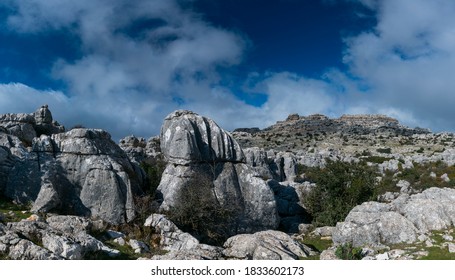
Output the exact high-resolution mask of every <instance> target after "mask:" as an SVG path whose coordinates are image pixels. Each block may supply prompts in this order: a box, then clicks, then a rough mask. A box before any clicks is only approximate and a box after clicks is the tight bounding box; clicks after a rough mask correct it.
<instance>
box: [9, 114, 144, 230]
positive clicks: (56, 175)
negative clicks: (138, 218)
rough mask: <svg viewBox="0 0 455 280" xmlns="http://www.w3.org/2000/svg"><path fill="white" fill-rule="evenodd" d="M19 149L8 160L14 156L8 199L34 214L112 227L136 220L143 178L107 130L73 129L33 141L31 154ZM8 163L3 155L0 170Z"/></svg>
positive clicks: (43, 136) (42, 136) (10, 171)
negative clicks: (96, 221) (98, 221)
mask: <svg viewBox="0 0 455 280" xmlns="http://www.w3.org/2000/svg"><path fill="white" fill-rule="evenodd" d="M44 118H45V117H44ZM8 137H10V138H11V136H8ZM17 149H18V150H20V152H21V153H18V152H17V151H16V155H14V154H12V153H11V155H10V156H9V158H11V157H14V156H15V158H13V159H12V162H13V163H12V165H13V167H12V168H10V170H9V171H8V176H7V178H8V179H7V182H6V185H5V187H4V194H5V195H6V196H7V197H9V198H11V199H14V200H15V201H17V202H21V203H28V202H33V209H32V210H33V211H35V212H49V211H57V212H62V213H67V214H75V215H82V216H93V217H99V218H102V219H104V220H106V221H108V222H110V223H114V224H118V223H123V222H126V221H129V220H132V219H133V218H134V216H135V214H134V202H133V194H135V193H137V192H138V191H139V187H138V186H139V184H140V183H141V179H142V178H141V176H142V174H138V173H137V169H135V168H134V166H133V164H132V163H131V162H130V161H129V159H128V157H127V156H126V154H125V153H124V151H123V150H121V149H120V147H118V146H117V145H116V144H115V143H114V142H113V141H112V140H111V139H110V135H109V134H108V133H107V132H105V131H102V130H96V129H74V130H71V131H69V132H66V133H60V134H53V135H51V136H47V135H41V137H40V138H34V139H33V145H32V151H31V152H28V151H26V150H23V149H21V147H20V146H18V148H17ZM2 154H5V153H2ZM8 162H11V160H10V161H8V155H6V160H4V161H3V164H1V163H0V166H1V165H3V166H6V167H8V166H9V165H8Z"/></svg>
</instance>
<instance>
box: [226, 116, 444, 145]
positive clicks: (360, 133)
mask: <svg viewBox="0 0 455 280" xmlns="http://www.w3.org/2000/svg"><path fill="white" fill-rule="evenodd" d="M233 135H234V137H235V138H236V140H237V141H239V143H240V145H241V146H242V147H244V148H248V147H260V148H264V149H274V150H278V151H294V152H297V151H312V150H315V149H337V150H339V151H343V152H346V153H354V152H356V151H359V150H361V151H364V150H365V151H374V149H378V148H383V147H388V148H391V149H392V151H395V149H396V151H397V152H412V151H414V150H415V149H414V150H413V149H410V148H411V146H419V145H424V146H425V148H428V147H429V146H430V145H431V148H432V149H438V148H440V145H438V144H440V141H446V140H447V141H451V140H452V139H447V138H446V137H441V139H439V140H440V141H435V142H430V143H428V142H427V141H426V140H428V137H427V136H429V137H433V134H431V133H430V131H429V130H427V129H422V128H408V127H406V126H403V125H401V124H400V123H399V122H398V120H396V119H393V118H390V117H387V116H384V115H343V116H341V117H340V118H338V119H330V118H328V117H326V116H324V115H319V114H317V115H310V116H299V115H297V114H292V115H289V117H288V118H287V119H286V120H284V121H278V122H277V123H276V124H274V125H272V126H270V127H267V128H265V129H263V130H260V129H258V128H239V129H236V130H234V132H233ZM433 146H434V147H433Z"/></svg>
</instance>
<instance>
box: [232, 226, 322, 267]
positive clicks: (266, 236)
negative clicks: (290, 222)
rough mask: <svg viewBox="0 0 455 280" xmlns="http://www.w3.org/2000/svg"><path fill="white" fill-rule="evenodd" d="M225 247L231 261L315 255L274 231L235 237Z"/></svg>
mask: <svg viewBox="0 0 455 280" xmlns="http://www.w3.org/2000/svg"><path fill="white" fill-rule="evenodd" d="M224 247H225V249H224V250H223V254H224V255H225V256H226V257H227V258H230V259H247V260H295V259H299V258H306V257H308V256H310V255H312V254H314V252H313V251H312V250H311V248H309V247H308V246H306V245H303V244H301V243H299V242H297V241H295V240H293V239H292V238H291V237H289V235H287V234H286V233H283V232H280V231H274V230H268V231H261V232H256V233H254V234H239V235H236V236H233V237H231V238H229V239H228V240H227V241H226V243H225V244H224Z"/></svg>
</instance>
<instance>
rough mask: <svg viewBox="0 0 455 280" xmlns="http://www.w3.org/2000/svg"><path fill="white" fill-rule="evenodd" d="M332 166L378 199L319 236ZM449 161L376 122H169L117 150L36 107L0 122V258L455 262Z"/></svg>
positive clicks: (452, 141) (437, 138)
mask: <svg viewBox="0 0 455 280" xmlns="http://www.w3.org/2000/svg"><path fill="white" fill-rule="evenodd" d="M327 160H332V161H339V162H346V163H362V164H365V165H366V166H369V167H371V168H372V170H375V172H377V173H376V178H375V183H373V186H371V187H372V188H375V191H374V193H375V195H376V197H372V198H371V200H370V201H365V202H363V203H359V205H357V206H355V207H354V208H353V209H350V211H349V213H348V214H347V216H346V217H343V219H342V220H339V221H338V223H336V225H335V224H333V225H325V226H324V225H318V226H319V227H316V226H315V224H314V221H313V217H312V215H311V214H310V213H309V208H308V206H306V205H305V201H306V200H305V199H306V197H308V196H309V195H310V193H311V192H312V190H314V189H315V188H316V187H317V186H318V185H317V184H318V183H317V182H314V181H312V180H311V178H310V177H308V176H309V175H308V174H309V173H308V170H310V169H308V168H311V167H313V168H321V170H322V169H323V168H324V167H325V166H326V164H327ZM454 164H455V135H453V134H452V133H431V132H430V131H428V130H426V129H421V128H408V127H405V126H403V125H401V124H400V123H399V122H398V121H397V120H395V119H392V118H389V117H387V116H380V115H354V116H350V115H345V116H342V117H340V118H338V119H330V118H328V117H325V116H323V115H312V116H299V115H296V114H293V115H290V116H289V117H288V118H287V119H286V120H284V121H279V122H277V124H275V125H273V126H271V127H269V128H266V129H263V130H260V129H257V128H243V129H237V130H236V131H234V132H233V133H229V132H227V131H225V130H223V129H222V128H221V127H219V126H218V125H217V124H216V123H215V122H214V121H213V120H211V119H208V118H205V117H202V116H199V115H197V114H195V113H193V112H190V111H176V112H173V113H171V114H170V115H168V117H166V119H165V120H164V123H163V126H162V129H161V133H160V136H156V137H152V138H150V139H148V140H146V139H144V138H137V137H135V136H128V137H125V138H124V139H121V140H120V142H119V144H118V145H117V144H116V143H115V142H113V141H112V140H111V138H110V135H109V133H107V132H105V131H102V130H98V129H87V128H74V129H71V130H68V131H67V130H65V128H64V127H62V126H60V125H59V124H58V123H57V122H56V121H54V120H53V118H52V114H51V112H50V111H49V109H48V108H47V106H43V107H41V108H39V109H38V110H37V111H36V112H35V113H32V114H6V115H1V116H0V175H1V176H0V259H138V258H147V259H148V258H151V259H319V258H320V259H337V258H345V259H453V258H455V242H454V240H453V239H454V237H455V234H454V225H455V208H454V207H453V205H454V202H455V189H454V188H453V186H455V184H454V182H455V168H454V167H453V166H454ZM195 217H199V219H197V218H195ZM312 222H313V223H312Z"/></svg>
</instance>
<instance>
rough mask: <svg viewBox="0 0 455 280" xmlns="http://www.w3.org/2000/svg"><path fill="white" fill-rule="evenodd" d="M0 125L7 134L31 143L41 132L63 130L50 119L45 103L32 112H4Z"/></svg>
mask: <svg viewBox="0 0 455 280" xmlns="http://www.w3.org/2000/svg"><path fill="white" fill-rule="evenodd" d="M0 127H4V128H5V129H6V132H7V133H8V134H11V135H14V136H17V137H18V138H19V139H21V140H22V141H24V142H25V143H28V144H29V143H31V142H32V140H33V138H35V137H36V136H40V135H42V134H45V135H51V134H54V133H60V132H63V131H65V128H64V127H63V126H60V125H59V124H58V123H57V122H55V121H54V120H53V119H52V114H51V112H50V111H49V109H48V107H47V105H44V106H42V107H41V108H39V109H38V110H37V111H36V112H35V113H32V114H4V115H0Z"/></svg>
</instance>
